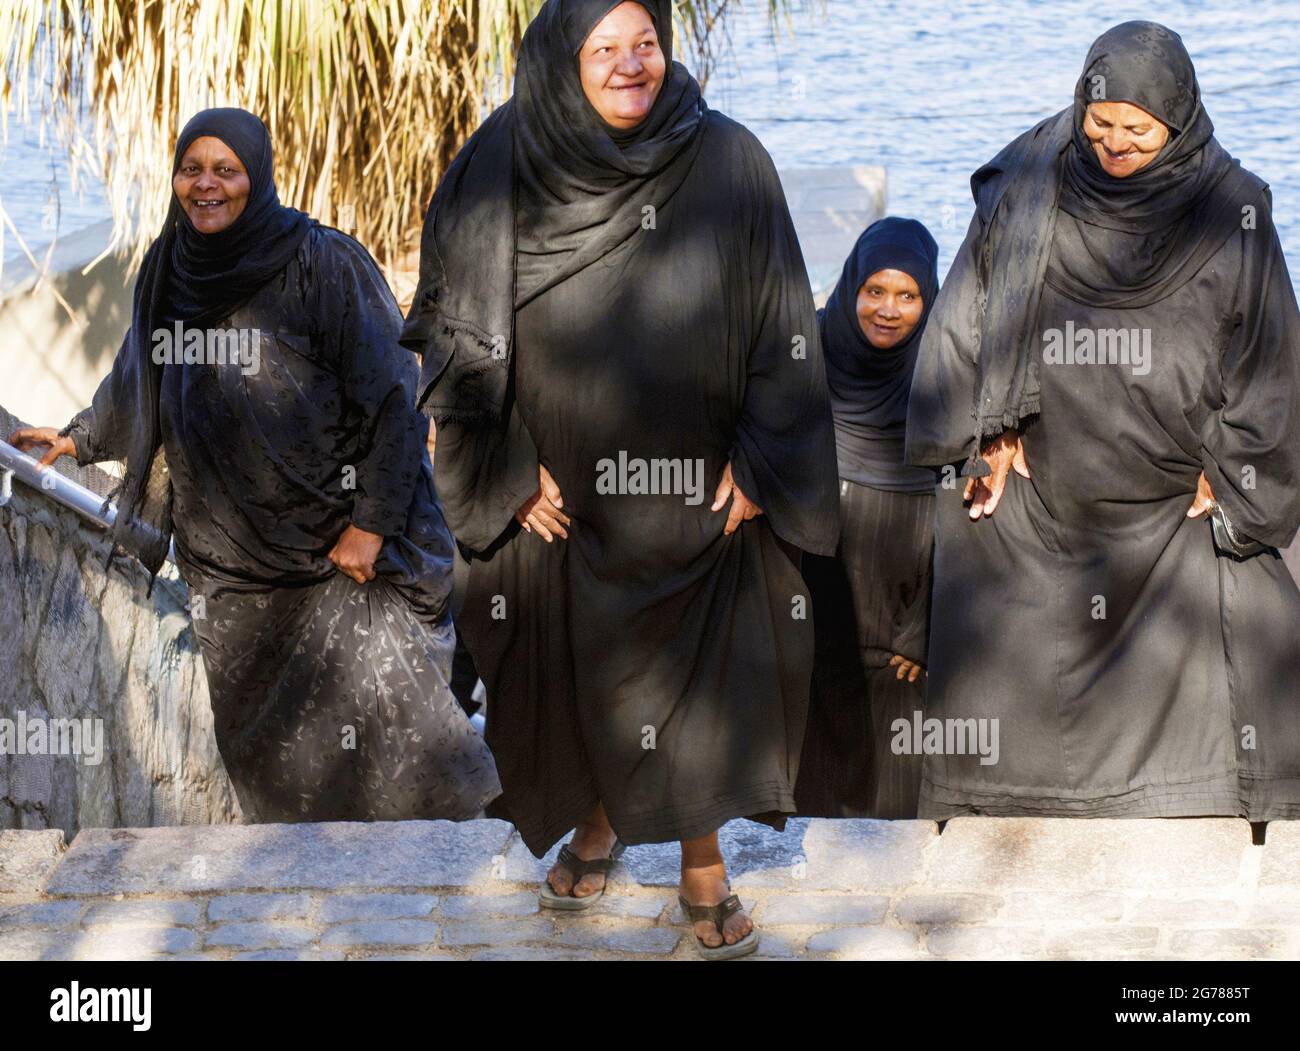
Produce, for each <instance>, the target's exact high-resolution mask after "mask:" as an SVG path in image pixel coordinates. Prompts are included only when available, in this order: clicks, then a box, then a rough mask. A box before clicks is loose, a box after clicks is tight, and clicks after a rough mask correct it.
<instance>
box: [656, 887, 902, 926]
mask: <svg viewBox="0 0 1300 1051" xmlns="http://www.w3.org/2000/svg"><path fill="white" fill-rule="evenodd" d="M679 911H680V910H679ZM888 911H889V899H888V898H886V897H882V896H880V895H862V894H795V895H790V896H781V897H776V898H772V899H771V900H769V901H767V902H765V903H764V904H763V905H762V906H761V907H760V908H759V909H758V911H757V912H756V914H755V915H754V922H755V923H756V924H759V925H761V926H764V927H781V926H787V927H832V926H834V927H861V926H866V925H869V924H873V923H880V922H881V921H882V920H884V918H885V913H886V912H888Z"/></svg>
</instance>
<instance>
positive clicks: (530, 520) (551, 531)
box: [515, 464, 573, 544]
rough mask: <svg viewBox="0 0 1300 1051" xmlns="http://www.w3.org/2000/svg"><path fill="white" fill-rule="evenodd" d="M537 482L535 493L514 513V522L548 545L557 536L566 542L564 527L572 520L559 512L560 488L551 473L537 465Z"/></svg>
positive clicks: (562, 504)
mask: <svg viewBox="0 0 1300 1051" xmlns="http://www.w3.org/2000/svg"><path fill="white" fill-rule="evenodd" d="M537 481H538V486H537V492H535V493H533V495H532V496H530V497H529V498H528V499H527V500H525V501H524V504H523V506H522V507H520V508H519V510H518V511H516V512H515V521H516V522H518V523H519V524H520V525H521V526H523V527H524V528H525V529H527V530H528V531H529V532H530V533H534V532H535V533H536V534H537V535H538V536H540V537H541V538H542V539H543V540H545V541H546V542H547V543H548V544H550V543H554V541H555V538H556V537H557V536H559V537H562V538H563V539H565V540H568V539H569V534H568V533H567V532H566V531H565V528H564V527H565V526H567V525H571V524H572V521H573V520H572V519H571V518H569V516H568V515H566V514H565V513H564V512H563V511H561V510H560V508H561V507H563V506H564V497H563V496H561V495H560V487H559V486H558V485H556V484H555V479H554V478H552V477H551V472H550V471H548V470H547V469H546V468H545V467H543V466H542V465H541V464H538V465H537Z"/></svg>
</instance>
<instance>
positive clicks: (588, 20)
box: [402, 0, 706, 550]
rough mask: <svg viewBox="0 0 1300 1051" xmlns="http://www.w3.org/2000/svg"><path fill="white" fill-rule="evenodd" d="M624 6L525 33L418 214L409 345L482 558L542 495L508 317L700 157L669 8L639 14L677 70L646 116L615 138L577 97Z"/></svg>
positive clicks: (553, 6) (555, 18)
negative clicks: (418, 358)
mask: <svg viewBox="0 0 1300 1051" xmlns="http://www.w3.org/2000/svg"><path fill="white" fill-rule="evenodd" d="M618 6H619V0H550V2H548V3H547V4H545V5H544V6H543V7H542V10H541V11H540V12H539V13H538V15H537V17H536V18H535V19H534V20H533V22H532V23H531V24H530V25H529V27H528V30H527V31H526V32H525V34H524V39H523V43H522V45H521V47H520V52H519V62H518V66H517V72H516V78H515V91H514V95H513V96H512V97H511V99H510V100H509V101H508V102H507V103H505V105H503V106H501V107H500V108H499V109H497V110H496V111H495V112H494V113H493V114H492V115H491V116H490V117H488V119H487V120H486V121H485V122H484V123H483V125H482V126H481V127H480V128H479V129H478V130H477V131H476V132H475V133H474V135H473V136H471V138H470V140H469V141H468V142H467V143H466V144H465V147H464V148H463V149H462V150H461V151H460V153H459V154H458V155H457V157H456V159H455V161H454V162H453V163H452V165H451V166H450V168H449V169H448V170H447V173H446V175H444V176H443V179H442V181H441V183H440V184H439V186H438V190H437V192H436V193H435V194H434V196H433V201H432V202H431V204H430V205H429V211H428V214H427V215H426V217H425V222H424V235H423V240H422V243H421V249H420V281H419V285H418V287H417V288H416V292H415V298H414V301H413V303H412V306H411V310H410V312H409V314H408V315H407V321H406V326H405V328H404V329H403V332H402V342H403V344H404V345H405V346H407V347H409V348H410V349H411V350H413V351H415V352H416V353H418V354H421V355H422V356H423V361H422V369H421V376H420V389H419V394H418V399H417V400H418V404H419V405H420V406H421V408H423V410H424V411H425V412H426V413H427V414H428V415H429V416H431V417H432V418H433V419H434V420H435V421H436V422H437V423H438V448H439V454H440V455H439V456H438V464H437V467H438V491H439V494H440V496H441V497H442V500H443V503H444V507H445V509H446V512H447V518H448V521H449V522H450V523H451V525H452V529H453V531H454V532H455V533H456V536H457V538H458V539H459V540H461V542H462V543H464V544H466V545H468V546H469V547H471V548H474V549H477V550H482V549H484V548H486V547H488V546H489V545H490V544H491V543H492V542H493V541H494V540H495V539H496V538H497V537H498V536H499V535H500V533H501V531H502V530H503V529H504V528H505V527H506V525H507V524H508V523H509V521H510V519H511V516H512V515H513V514H514V512H515V510H516V508H518V507H519V505H520V504H521V503H522V502H523V501H524V499H526V498H527V497H528V496H529V495H530V494H531V493H532V492H533V491H534V490H535V489H536V487H537V459H536V455H535V452H531V451H530V450H529V441H528V438H527V435H526V433H525V432H524V431H523V428H522V426H521V425H520V423H519V420H518V418H517V415H516V414H514V413H513V412H512V403H513V398H512V397H511V396H510V395H509V394H508V388H509V386H510V376H511V361H512V357H513V350H514V317H515V311H516V310H518V309H519V308H520V307H523V306H524V305H526V304H527V303H529V302H531V301H532V300H533V299H535V298H536V297H537V296H538V295H540V294H541V293H543V292H545V291H546V290H548V289H550V288H553V287H554V286H555V285H557V284H559V283H560V282H561V281H564V280H565V279H566V278H568V277H571V276H572V275H573V274H576V273H577V272H579V271H580V270H582V269H583V268H584V267H586V266H588V265H590V264H591V263H593V262H595V261H597V260H599V259H601V258H603V257H604V256H606V255H607V254H608V253H609V252H611V251H613V250H614V249H615V248H617V247H618V246H619V245H621V244H622V243H623V242H625V241H626V240H627V239H628V238H629V237H630V236H632V234H634V233H635V232H636V231H637V230H639V229H640V228H641V223H642V221H643V219H644V217H645V215H646V209H647V208H651V209H653V208H659V207H662V206H663V205H664V204H665V203H666V202H667V201H668V200H669V199H670V198H671V197H672V195H673V194H674V192H676V190H677V188H678V187H679V186H680V185H681V183H682V181H683V180H684V179H685V178H686V175H687V173H688V172H689V171H690V170H691V166H692V165H693V164H694V162H695V158H696V156H697V155H698V152H699V146H700V141H701V136H700V131H701V128H702V127H703V122H704V116H705V113H706V107H705V104H704V101H703V99H702V98H701V97H700V87H699V84H698V83H697V82H696V80H695V78H694V77H692V76H691V75H690V73H689V72H687V70H686V68H685V67H684V66H682V65H681V64H680V63H678V62H674V61H673V60H672V54H673V52H672V5H671V4H670V3H668V2H666V0H645V2H644V3H643V5H642V6H644V7H645V8H646V10H647V11H648V12H649V13H650V16H651V17H652V18H653V19H654V21H655V25H656V29H657V32H658V36H659V44H660V47H661V48H662V50H663V53H664V56H665V58H666V60H667V62H668V70H667V73H666V76H665V79H664V83H663V86H662V88H661V89H660V91H659V95H658V97H657V98H656V99H655V103H654V106H653V108H652V109H651V111H650V113H649V115H648V116H647V117H646V119H645V120H644V121H642V122H641V123H640V124H639V125H637V126H636V127H635V128H634V129H631V130H629V131H619V130H616V129H613V128H611V127H610V126H609V125H608V124H606V123H605V122H604V121H603V120H602V119H601V117H600V116H599V114H597V112H596V111H595V109H594V108H593V107H592V106H591V104H590V103H589V102H588V101H587V99H586V96H585V95H584V94H583V91H582V86H581V83H580V81H579V79H578V77H577V76H575V75H573V73H574V69H575V68H576V64H577V55H578V52H579V50H580V49H581V47H582V44H583V42H584V40H585V39H586V37H587V34H588V33H590V31H591V28H592V26H594V25H596V23H598V22H599V21H600V20H601V19H602V18H604V17H605V15H607V14H608V13H609V12H610V11H612V10H613V9H614V8H615V7H618ZM444 453H445V454H446V455H442V454H444ZM530 453H531V454H530Z"/></svg>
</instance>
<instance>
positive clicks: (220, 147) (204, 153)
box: [181, 135, 244, 168]
mask: <svg viewBox="0 0 1300 1051" xmlns="http://www.w3.org/2000/svg"><path fill="white" fill-rule="evenodd" d="M181 160H182V161H184V160H195V161H202V162H204V163H207V164H216V163H219V162H222V161H225V162H227V163H230V164H233V165H235V166H237V167H240V168H242V167H243V166H244V165H243V162H242V161H241V160H240V159H239V154H237V153H236V152H235V151H234V150H232V149H231V148H230V147H229V146H228V145H227V144H226V143H224V142H222V141H221V139H219V138H217V137H216V136H215V135H200V136H199V137H198V138H197V139H195V140H194V141H193V142H191V143H190V144H189V146H187V147H186V148H185V152H184V154H182V156H181Z"/></svg>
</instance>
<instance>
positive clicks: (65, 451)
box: [7, 427, 77, 467]
mask: <svg viewBox="0 0 1300 1051" xmlns="http://www.w3.org/2000/svg"><path fill="white" fill-rule="evenodd" d="M7 441H8V442H9V444H10V445H12V446H13V447H14V448H15V449H17V450H18V451H19V452H24V453H27V454H28V455H35V454H34V453H33V452H32V450H33V449H34V448H36V447H37V446H38V445H43V446H48V448H47V450H46V452H45V454H44V455H43V456H41V466H42V467H49V466H50V464H52V463H54V461H55V460H57V459H58V458H59V457H60V456H71V457H74V458H75V457H76V455H77V445H76V443H75V442H74V441H73V440H72V439H71V438H60V437H59V431H58V428H56V427H19V428H18V430H16V431H14V433H13V434H11V435H9V437H8V439H7Z"/></svg>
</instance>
